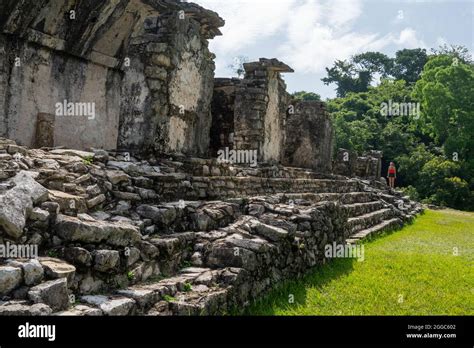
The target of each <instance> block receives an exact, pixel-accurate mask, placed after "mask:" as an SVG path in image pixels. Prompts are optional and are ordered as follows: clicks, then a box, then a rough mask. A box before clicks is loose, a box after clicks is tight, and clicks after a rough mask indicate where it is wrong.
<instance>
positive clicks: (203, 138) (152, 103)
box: [119, 11, 215, 156]
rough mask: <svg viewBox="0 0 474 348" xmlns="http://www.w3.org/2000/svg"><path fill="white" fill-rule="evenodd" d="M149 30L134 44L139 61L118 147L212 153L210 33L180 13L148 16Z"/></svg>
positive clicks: (132, 73)
mask: <svg viewBox="0 0 474 348" xmlns="http://www.w3.org/2000/svg"><path fill="white" fill-rule="evenodd" d="M145 27H146V30H145V32H144V33H143V34H142V35H141V36H138V37H136V38H134V40H133V41H132V46H133V53H132V55H133V57H134V61H137V63H136V64H134V66H135V68H134V69H131V70H130V71H129V72H127V75H126V76H129V77H130V78H128V79H126V82H125V84H124V93H123V94H124V96H126V97H125V99H124V100H123V102H122V113H121V127H120V137H119V148H122V149H132V150H136V151H143V150H144V149H150V150H154V151H158V152H160V153H183V154H188V155H189V154H194V155H200V156H204V155H207V152H208V148H209V132H210V127H211V114H210V104H211V98H212V91H213V86H214V69H215V66H214V61H213V59H214V55H213V54H212V53H211V52H210V51H209V49H208V38H209V33H206V32H204V33H203V32H202V27H201V24H200V22H198V21H196V20H195V19H194V18H193V17H184V18H182V17H180V13H179V12H176V11H172V12H169V13H165V14H161V15H160V16H158V17H151V18H148V22H146V23H145ZM144 82H145V83H144ZM142 86H144V87H142ZM127 96H128V97H127Z"/></svg>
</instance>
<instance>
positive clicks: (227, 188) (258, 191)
mask: <svg viewBox="0 0 474 348" xmlns="http://www.w3.org/2000/svg"><path fill="white" fill-rule="evenodd" d="M184 182H186V184H184ZM154 187H155V189H156V191H157V193H158V194H159V195H160V196H161V197H162V198H163V199H164V200H167V201H168V200H176V199H180V198H181V199H189V200H195V199H203V200H210V199H217V198H220V199H225V198H232V197H249V196H255V195H271V194H278V193H299V192H302V193H303V192H319V193H349V192H355V191H358V190H359V188H360V185H359V183H358V182H356V181H347V180H330V179H290V178H258V177H214V176H211V177H196V176H195V177H191V178H190V179H189V181H186V180H184V181H183V179H181V178H169V177H166V179H165V178H155V179H154Z"/></svg>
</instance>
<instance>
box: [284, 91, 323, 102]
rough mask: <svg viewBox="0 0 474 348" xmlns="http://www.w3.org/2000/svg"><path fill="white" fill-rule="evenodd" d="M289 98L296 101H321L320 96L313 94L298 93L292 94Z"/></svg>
mask: <svg viewBox="0 0 474 348" xmlns="http://www.w3.org/2000/svg"><path fill="white" fill-rule="evenodd" d="M291 96H292V97H293V98H295V99H297V100H315V101H321V96H320V95H319V94H317V93H313V92H306V91H300V92H295V93H293V94H292V95H291Z"/></svg>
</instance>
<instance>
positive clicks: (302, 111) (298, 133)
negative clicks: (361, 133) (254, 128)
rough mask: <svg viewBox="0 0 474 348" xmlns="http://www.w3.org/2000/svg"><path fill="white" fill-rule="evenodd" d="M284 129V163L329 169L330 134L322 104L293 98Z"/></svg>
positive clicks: (327, 119)
mask: <svg viewBox="0 0 474 348" xmlns="http://www.w3.org/2000/svg"><path fill="white" fill-rule="evenodd" d="M285 131H286V136H285V139H286V142H285V151H284V160H283V164H284V165H287V166H293V167H301V168H311V169H313V170H315V171H317V172H321V173H330V172H331V170H332V166H331V162H332V156H333V141H334V135H333V128H332V123H331V118H330V116H329V113H328V112H327V111H326V108H325V105H324V103H322V102H318V101H295V102H294V103H293V104H292V105H291V107H290V110H289V113H288V116H287V121H286V127H285Z"/></svg>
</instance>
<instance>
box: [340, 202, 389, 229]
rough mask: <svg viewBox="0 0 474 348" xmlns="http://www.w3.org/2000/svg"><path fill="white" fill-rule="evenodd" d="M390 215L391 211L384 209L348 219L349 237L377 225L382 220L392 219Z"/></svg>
mask: <svg viewBox="0 0 474 348" xmlns="http://www.w3.org/2000/svg"><path fill="white" fill-rule="evenodd" d="M392 214H393V212H392V210H391V209H389V208H384V209H380V210H376V211H373V212H370V213H367V214H364V215H360V216H356V217H352V218H349V219H348V220H347V223H348V225H349V229H350V232H351V233H350V236H352V235H353V234H355V233H357V232H359V231H360V230H363V229H366V228H369V227H371V226H374V225H377V224H379V223H380V222H381V221H382V220H385V219H387V218H390V217H392Z"/></svg>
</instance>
